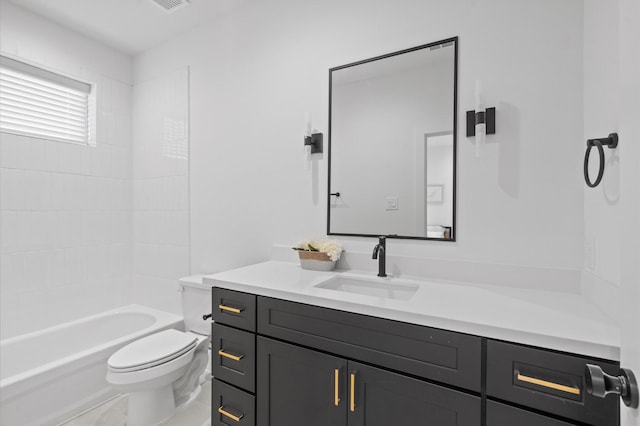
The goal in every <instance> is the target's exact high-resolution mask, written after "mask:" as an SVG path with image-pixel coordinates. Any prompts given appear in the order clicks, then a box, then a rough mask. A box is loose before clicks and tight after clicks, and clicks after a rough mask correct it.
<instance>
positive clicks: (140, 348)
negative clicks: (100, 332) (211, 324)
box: [108, 329, 198, 372]
mask: <svg viewBox="0 0 640 426" xmlns="http://www.w3.org/2000/svg"><path fill="white" fill-rule="evenodd" d="M197 340H198V339H197V337H196V336H195V335H193V334H191V333H184V332H182V331H178V330H173V329H170V330H164V331H161V332H159V333H155V334H152V335H150V336H147V337H143V338H142V339H140V340H137V341H135V342H133V343H130V344H128V345H127V346H125V347H124V348H122V349H120V350H118V351H117V352H116V353H114V354H113V355H111V357H110V358H109V361H108V364H109V368H110V369H111V370H117V371H120V372H127V371H135V370H141V369H144V368H150V367H153V366H156V365H159V364H163V363H165V362H168V361H171V360H172V359H175V358H177V357H179V356H181V355H183V354H185V353H187V352H189V351H191V350H192V349H194V348H195V347H196V345H197Z"/></svg>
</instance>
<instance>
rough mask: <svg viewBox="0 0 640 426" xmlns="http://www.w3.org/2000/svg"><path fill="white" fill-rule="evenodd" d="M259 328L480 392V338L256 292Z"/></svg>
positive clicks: (335, 351) (292, 339)
mask: <svg viewBox="0 0 640 426" xmlns="http://www.w3.org/2000/svg"><path fill="white" fill-rule="evenodd" d="M258 333H260V334H263V335H266V336H271V337H275V338H278V339H282V340H285V341H289V342H292V343H298V344H300V345H304V346H308V347H311V348H316V349H320V350H322V351H324V352H330V353H333V354H336V355H340V356H343V357H346V358H351V359H357V360H359V361H363V362H366V363H370V364H375V365H378V366H382V367H386V368H389V369H392V370H396V371H400V372H403V373H405V374H412V375H415V376H419V377H424V378H427V379H432V380H435V381H439V382H443V383H448V384H450V385H454V386H459V387H462V388H466V389H471V390H474V391H477V392H479V391H480V388H481V362H482V356H481V339H480V338H479V337H476V336H470V335H466V334H460V333H454V332H450V331H445V330H439V329H434V328H429V327H423V326H419V325H415V324H408V323H403V322H398V321H392V320H387V319H382V318H377V317H371V316H367V315H360V314H354V313H351V312H344V311H337V310H334V309H329V308H321V307H318V306H311V305H305V304H302V303H295V302H289V301H285V300H279V299H272V298H268V297H262V296H259V297H258Z"/></svg>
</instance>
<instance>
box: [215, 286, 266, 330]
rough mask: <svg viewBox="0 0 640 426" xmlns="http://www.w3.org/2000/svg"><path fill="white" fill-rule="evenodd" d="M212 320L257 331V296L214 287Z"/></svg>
mask: <svg viewBox="0 0 640 426" xmlns="http://www.w3.org/2000/svg"><path fill="white" fill-rule="evenodd" d="M211 293H212V297H213V305H212V319H213V321H215V322H219V323H221V324H227V325H230V326H232V327H237V328H241V329H243V330H248V331H254V332H255V331H256V296H255V295H253V294H249V293H242V292H240V291H233V290H226V289H223V288H218V287H213V289H212V291H211Z"/></svg>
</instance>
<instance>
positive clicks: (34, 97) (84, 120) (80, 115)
mask: <svg viewBox="0 0 640 426" xmlns="http://www.w3.org/2000/svg"><path fill="white" fill-rule="evenodd" d="M91 88H92V86H91V84H89V83H84V82H81V81H78V80H74V79H72V78H69V77H66V76H63V75H60V74H56V73H54V72H51V71H47V70H44V69H42V68H38V67H35V66H33V65H29V64H26V63H24V62H20V61H16V60H14V59H11V58H8V57H6V56H0V131H2V132H6V133H15V134H19V135H25V136H30V137H35V138H41V139H50V140H57V141H64V142H73V143H80V144H90V141H91V140H93V139H94V138H92V137H91V135H92V134H93V133H94V131H93V129H92V128H91V127H92V126H90V123H95V120H93V119H90V110H93V109H94V108H91V104H93V103H94V102H93V99H92V96H91Z"/></svg>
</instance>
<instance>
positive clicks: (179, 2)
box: [150, 0, 189, 13]
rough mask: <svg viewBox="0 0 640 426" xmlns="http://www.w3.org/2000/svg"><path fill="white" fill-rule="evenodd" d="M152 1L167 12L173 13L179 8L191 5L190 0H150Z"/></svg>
mask: <svg viewBox="0 0 640 426" xmlns="http://www.w3.org/2000/svg"><path fill="white" fill-rule="evenodd" d="M150 1H151V3H153V4H155V5H156V6H158V7H159V8H160V9H162V10H164V11H165V12H166V13H173V12H175V11H176V10H178V9H182V8H183V7H186V6H189V0H150Z"/></svg>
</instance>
